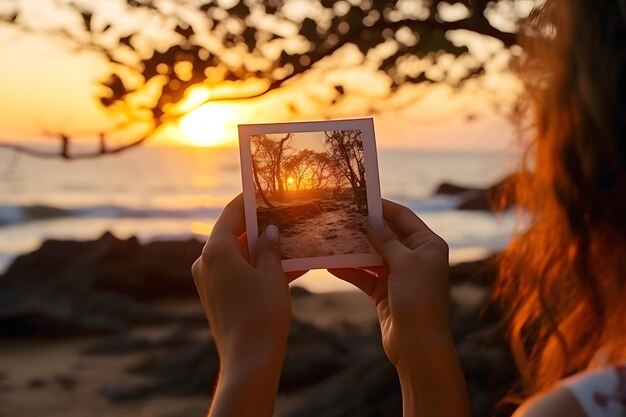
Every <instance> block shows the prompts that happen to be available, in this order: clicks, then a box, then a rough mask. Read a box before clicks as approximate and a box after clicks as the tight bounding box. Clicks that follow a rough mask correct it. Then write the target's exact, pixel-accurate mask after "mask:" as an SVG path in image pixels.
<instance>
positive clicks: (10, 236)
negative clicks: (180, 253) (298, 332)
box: [0, 146, 518, 292]
mask: <svg viewBox="0 0 626 417" xmlns="http://www.w3.org/2000/svg"><path fill="white" fill-rule="evenodd" d="M517 166H518V155H516V154H515V153H513V152H510V153H508V152H500V151H498V152H495V151H494V152H452V151H432V150H428V151H426V150H385V149H383V150H379V170H380V182H381V190H382V195H383V197H384V198H388V199H391V200H394V201H396V202H399V203H401V204H404V205H406V206H408V207H409V208H411V209H412V210H413V211H414V212H415V213H417V214H418V215H419V216H420V217H421V218H422V219H423V220H424V221H425V222H426V223H427V224H428V225H429V226H430V227H431V228H432V229H433V230H434V231H435V232H437V233H438V234H439V235H440V236H442V237H443V238H444V239H445V240H446V241H447V242H448V244H449V246H450V261H451V262H452V263H456V262H461V261H467V260H472V259H477V258H481V257H484V256H486V255H488V254H490V253H493V252H496V251H498V250H500V249H501V248H502V247H504V246H505V245H506V243H507V242H508V241H509V239H510V236H511V234H512V232H513V231H514V227H515V225H516V222H515V215H514V213H513V212H512V211H510V212H505V213H502V214H498V215H494V214H491V213H488V212H481V211H460V210H456V209H455V206H456V204H458V200H457V198H456V197H450V196H447V197H444V196H434V195H433V192H434V190H435V189H436V187H437V186H438V185H439V184H441V183H442V182H451V183H455V184H460V185H464V186H469V187H487V186H489V185H491V184H493V183H495V182H497V181H498V180H500V179H501V178H502V177H504V176H506V175H507V174H509V173H511V172H513V171H515V169H516V168H517ZM0 177H1V178H2V181H0V272H1V271H2V270H5V269H6V267H7V266H8V265H9V264H10V262H11V260H12V259H13V258H14V257H15V256H17V255H19V254H21V253H25V252H29V251H32V250H34V249H36V248H37V247H38V246H39V245H40V244H41V242H42V241H43V240H45V239H77V240H86V239H94V238H97V237H99V236H100V235H102V234H103V233H104V232H106V231H110V232H112V233H113V234H114V235H116V236H118V237H120V238H127V237H130V236H133V235H134V236H137V237H138V238H139V239H140V240H141V241H151V240H164V239H167V240H174V239H184V238H189V237H192V236H195V237H197V238H199V239H206V236H207V235H208V234H209V233H210V231H211V228H212V225H213V223H214V221H215V219H216V218H217V216H218V215H219V213H220V211H221V209H222V207H223V206H224V205H225V204H226V203H227V202H228V201H230V199H232V198H233V197H234V196H235V195H237V194H238V193H239V192H241V176H240V171H239V154H238V151H237V149H214V148H191V147H147V146H145V147H138V148H136V149H131V150H129V151H127V152H124V153H122V154H120V155H114V156H107V157H101V158H96V159H88V160H76V161H64V160H60V159H38V158H32V157H28V156H24V155H18V154H15V153H13V152H12V151H8V150H6V149H0ZM297 283H298V284H299V285H302V286H304V287H306V288H308V289H310V290H312V291H316V292H325V291H334V290H346V289H350V288H351V287H350V286H349V285H348V284H345V283H342V282H340V281H339V280H337V279H335V278H334V277H332V276H330V275H329V274H328V273H327V272H325V271H311V272H309V273H308V274H306V275H305V276H304V277H303V278H300V279H299V280H298V281H297Z"/></svg>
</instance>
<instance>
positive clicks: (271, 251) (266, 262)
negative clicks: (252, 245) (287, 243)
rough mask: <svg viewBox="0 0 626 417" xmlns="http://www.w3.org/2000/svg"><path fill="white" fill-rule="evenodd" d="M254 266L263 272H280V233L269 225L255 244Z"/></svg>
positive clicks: (276, 228)
mask: <svg viewBox="0 0 626 417" xmlns="http://www.w3.org/2000/svg"><path fill="white" fill-rule="evenodd" d="M255 252H256V253H255V257H256V266H257V268H258V269H264V270H266V271H267V270H274V269H276V268H277V269H279V270H282V268H281V266H280V260H281V256H280V232H279V231H278V227H276V226H274V225H273V224H270V225H269V226H267V227H266V228H265V230H264V231H263V233H262V234H261V236H259V240H258V241H257V244H256V250H255Z"/></svg>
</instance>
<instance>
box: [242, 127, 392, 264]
mask: <svg viewBox="0 0 626 417" xmlns="http://www.w3.org/2000/svg"><path fill="white" fill-rule="evenodd" d="M238 127H239V149H240V154H241V171H242V179H243V194H244V205H245V216H246V229H247V232H248V234H247V237H248V246H249V250H250V255H251V256H252V257H254V253H255V250H254V249H255V245H256V242H257V240H258V236H259V233H262V232H263V230H265V228H266V227H267V226H268V225H270V224H274V225H276V226H277V227H278V229H279V230H280V235H281V249H282V259H283V261H282V267H283V270H284V271H298V270H308V269H321V268H343V267H365V266H377V265H382V259H381V257H380V256H379V255H378V254H377V253H376V251H375V250H374V249H373V248H372V247H371V246H370V243H369V241H368V239H367V235H366V232H365V223H366V221H367V219H368V218H370V219H374V220H378V221H382V218H383V214H382V202H381V198H380V181H379V177H378V161H377V156H376V142H375V139H374V121H373V119H371V118H368V119H352V120H330V121H319V122H296V123H272V124H245V125H239V126H238Z"/></svg>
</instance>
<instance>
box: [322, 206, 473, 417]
mask: <svg viewBox="0 0 626 417" xmlns="http://www.w3.org/2000/svg"><path fill="white" fill-rule="evenodd" d="M383 213H384V217H385V220H386V223H384V222H383V223H382V224H378V225H372V224H370V225H368V236H369V238H370V241H371V242H372V245H373V246H374V248H375V249H376V250H377V251H378V252H379V253H380V254H381V256H382V257H383V259H384V260H385V264H386V265H385V266H383V267H380V268H369V269H356V268H343V269H331V270H329V271H330V272H331V273H332V274H333V275H335V276H337V277H339V278H341V279H343V280H345V281H348V282H350V283H352V284H354V285H355V286H357V287H358V288H360V289H361V290H362V291H364V292H365V293H366V294H367V295H369V296H370V298H371V299H372V301H373V303H374V305H375V306H376V310H377V313H378V319H379V322H380V328H381V332H382V337H383V347H384V349H385V353H386V354H387V357H388V358H389V360H390V361H391V362H392V363H393V364H394V365H395V367H396V369H397V370H398V374H399V376H400V382H401V385H402V394H403V402H404V415H405V416H408V415H420V416H421V415H427V416H459V415H467V413H468V406H467V396H466V394H465V387H464V384H463V378H462V374H461V371H460V367H459V364H458V359H457V357H456V351H455V349H454V345H453V343H452V337H451V331H450V320H449V292H448V246H447V244H446V243H445V242H444V241H443V239H441V238H440V237H439V236H437V235H436V234H435V233H434V232H433V231H432V230H430V229H429V228H428V227H427V226H426V225H425V224H424V222H422V220H420V219H419V218H418V217H417V216H416V215H415V214H414V213H413V212H412V211H411V210H409V209H408V208H406V207H404V206H401V205H399V204H396V203H393V202H391V201H387V200H383Z"/></svg>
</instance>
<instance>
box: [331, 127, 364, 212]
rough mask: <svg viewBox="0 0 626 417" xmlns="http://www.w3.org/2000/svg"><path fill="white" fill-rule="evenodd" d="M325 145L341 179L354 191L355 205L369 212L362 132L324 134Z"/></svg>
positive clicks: (344, 131)
mask: <svg viewBox="0 0 626 417" xmlns="http://www.w3.org/2000/svg"><path fill="white" fill-rule="evenodd" d="M324 133H325V135H326V139H325V140H324V145H325V146H326V150H327V152H328V156H329V158H330V160H331V161H333V164H334V167H335V169H336V171H337V173H338V174H339V175H340V177H342V178H344V179H345V180H346V181H347V182H348V183H349V184H350V187H351V189H352V194H353V198H354V203H355V204H356V206H357V208H358V209H359V210H363V211H367V187H366V181H365V158H364V155H363V141H362V138H361V131H360V130H335V131H328V132H324Z"/></svg>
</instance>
